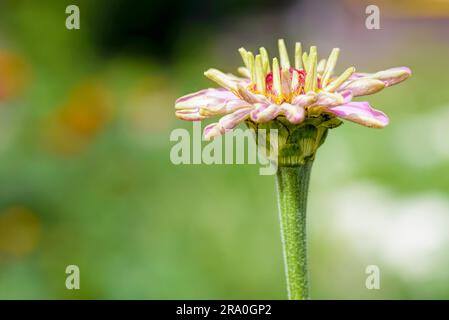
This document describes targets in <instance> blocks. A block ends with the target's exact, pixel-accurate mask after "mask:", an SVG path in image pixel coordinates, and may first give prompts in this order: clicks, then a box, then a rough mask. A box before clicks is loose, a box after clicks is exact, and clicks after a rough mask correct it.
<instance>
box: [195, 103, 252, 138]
mask: <svg viewBox="0 0 449 320" xmlns="http://www.w3.org/2000/svg"><path fill="white" fill-rule="evenodd" d="M252 110H253V108H252V107H251V108H244V109H239V110H237V111H235V112H234V113H231V114H228V115H226V116H224V117H223V118H221V119H220V120H219V121H218V123H211V124H210V125H208V126H206V127H205V128H204V131H203V135H204V139H206V140H210V139H212V138H215V137H217V136H221V135H222V134H225V133H226V132H227V131H229V130H232V129H234V128H235V127H236V126H237V125H238V124H239V123H241V122H243V121H244V120H246V119H247V118H248V117H249V114H250V112H251V111H252Z"/></svg>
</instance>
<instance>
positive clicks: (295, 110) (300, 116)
mask: <svg viewBox="0 0 449 320" xmlns="http://www.w3.org/2000/svg"><path fill="white" fill-rule="evenodd" d="M279 114H283V115H285V117H286V118H287V120H288V121H289V122H291V123H292V124H298V123H301V122H303V121H304V117H305V110H304V107H303V106H299V105H294V104H289V103H283V104H281V105H280V107H279Z"/></svg>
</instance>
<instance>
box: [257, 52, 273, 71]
mask: <svg viewBox="0 0 449 320" xmlns="http://www.w3.org/2000/svg"><path fill="white" fill-rule="evenodd" d="M259 51H260V56H261V57H262V67H263V72H264V73H265V74H267V73H269V72H270V71H271V68H270V59H269V58H268V52H267V49H265V48H264V47H262V48H260V50H259Z"/></svg>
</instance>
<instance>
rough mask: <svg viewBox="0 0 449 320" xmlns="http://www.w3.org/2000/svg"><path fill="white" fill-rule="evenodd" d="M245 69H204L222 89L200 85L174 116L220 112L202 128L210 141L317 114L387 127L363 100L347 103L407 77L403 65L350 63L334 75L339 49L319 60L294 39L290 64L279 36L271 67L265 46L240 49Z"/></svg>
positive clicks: (183, 99) (382, 115) (180, 102)
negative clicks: (246, 126)
mask: <svg viewBox="0 0 449 320" xmlns="http://www.w3.org/2000/svg"><path fill="white" fill-rule="evenodd" d="M239 52H240V54H241V56H242V58H243V62H244V64H245V67H240V68H239V69H238V71H239V73H240V74H241V75H242V77H237V76H234V75H232V74H224V73H222V72H221V71H219V70H216V69H209V70H207V71H206V72H205V73H204V74H205V76H206V77H208V78H209V79H211V80H213V81H215V82H216V83H217V84H219V85H220V86H221V87H222V88H217V89H205V90H201V91H199V92H196V93H192V94H189V95H186V96H183V97H181V98H179V99H178V100H176V106H175V108H176V116H177V117H178V118H179V119H182V120H189V121H199V120H203V119H206V118H210V117H215V116H222V117H221V118H220V120H219V121H218V122H217V123H212V124H210V125H208V126H207V127H206V128H205V129H204V137H205V138H206V139H210V138H213V137H216V136H219V135H222V134H224V133H225V132H227V131H228V130H231V129H233V128H234V127H236V126H237V125H238V124H239V123H241V122H244V121H251V122H253V123H267V122H270V121H272V120H274V119H276V118H278V117H285V118H286V119H287V120H288V121H289V122H290V123H291V124H293V125H295V124H301V123H302V122H304V121H305V120H307V119H309V118H316V117H320V116H322V115H327V118H329V117H331V118H332V117H338V118H341V119H344V120H349V121H352V122H355V123H358V124H361V125H364V126H367V127H371V128H383V127H385V126H386V125H388V122H389V119H388V116H387V115H386V114H385V113H383V112H382V111H379V110H376V109H374V108H372V107H371V106H370V105H369V103H368V102H365V101H363V102H355V101H352V98H353V97H357V96H364V95H369V94H373V93H376V92H379V91H380V90H382V89H384V88H385V87H389V86H392V85H394V84H397V83H399V82H402V81H404V80H405V79H407V78H408V77H409V76H410V75H411V70H410V69H409V68H407V67H398V68H391V69H387V70H384V71H379V72H376V73H371V74H369V73H355V68H354V67H349V68H347V69H346V70H345V71H344V72H343V73H342V74H340V75H339V76H336V75H334V74H333V72H334V68H335V65H336V62H337V58H338V55H339V52H340V50H339V49H338V48H334V49H333V50H332V52H331V53H330V55H329V58H328V59H327V60H326V59H322V60H320V61H319V63H318V62H317V61H318V57H317V49H316V47H315V46H312V47H311V48H310V51H309V53H307V52H304V53H303V52H302V48H301V43H296V46H295V55H294V56H295V59H294V65H291V64H290V60H289V56H288V54H287V49H286V46H285V43H284V40H282V39H280V40H279V55H280V59H279V60H278V59H277V58H274V59H273V62H272V65H271V66H270V62H269V59H268V53H267V51H266V50H265V48H260V53H259V54H257V55H256V56H254V55H253V53H251V52H249V51H246V50H245V49H243V48H241V49H239Z"/></svg>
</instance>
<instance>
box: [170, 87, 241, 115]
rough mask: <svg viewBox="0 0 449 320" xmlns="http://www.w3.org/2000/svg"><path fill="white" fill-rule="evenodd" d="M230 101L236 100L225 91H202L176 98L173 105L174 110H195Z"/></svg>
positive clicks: (230, 93)
mask: <svg viewBox="0 0 449 320" xmlns="http://www.w3.org/2000/svg"><path fill="white" fill-rule="evenodd" d="M232 99H238V98H237V97H236V96H235V95H234V94H233V93H232V92H230V91H228V90H226V89H222V88H218V89H212V88H210V89H204V90H201V91H198V92H195V93H191V94H188V95H185V96H183V97H181V98H178V99H177V100H176V103H175V109H176V110H183V109H197V108H199V107H207V106H211V105H216V104H221V103H224V102H225V101H228V100H232Z"/></svg>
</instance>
